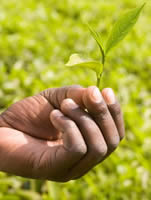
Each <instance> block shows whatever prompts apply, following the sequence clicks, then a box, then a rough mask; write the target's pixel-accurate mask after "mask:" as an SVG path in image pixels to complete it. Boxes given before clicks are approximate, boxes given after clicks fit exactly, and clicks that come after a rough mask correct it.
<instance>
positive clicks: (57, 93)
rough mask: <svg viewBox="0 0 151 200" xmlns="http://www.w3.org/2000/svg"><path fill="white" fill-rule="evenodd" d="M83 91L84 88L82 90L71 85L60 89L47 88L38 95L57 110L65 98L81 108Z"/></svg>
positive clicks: (77, 86)
mask: <svg viewBox="0 0 151 200" xmlns="http://www.w3.org/2000/svg"><path fill="white" fill-rule="evenodd" d="M84 90H85V88H82V87H81V86H79V85H72V86H66V87H61V88H49V89H47V90H44V91H43V92H41V93H40V94H41V95H42V96H44V97H45V98H46V99H47V100H48V101H49V103H50V104H52V105H53V106H54V107H55V108H58V109H59V108H60V105H61V103H62V101H63V100H64V99H66V98H71V99H73V100H74V101H75V102H76V103H77V104H78V105H80V106H81V107H83V101H82V96H83V91H84Z"/></svg>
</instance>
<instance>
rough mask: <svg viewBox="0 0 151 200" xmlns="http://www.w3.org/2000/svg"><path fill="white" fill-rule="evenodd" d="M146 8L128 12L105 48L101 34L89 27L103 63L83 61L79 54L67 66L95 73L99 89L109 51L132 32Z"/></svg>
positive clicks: (109, 37)
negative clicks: (86, 69) (82, 68)
mask: <svg viewBox="0 0 151 200" xmlns="http://www.w3.org/2000/svg"><path fill="white" fill-rule="evenodd" d="M144 6H145V3H144V4H143V5H142V6H140V7H137V8H135V9H132V10H130V11H128V12H126V13H125V14H124V15H122V16H121V17H120V18H119V19H118V20H117V22H116V23H115V24H114V26H113V29H112V31H111V33H110V34H109V36H108V39H107V41H106V45H105V48H104V47H103V46H102V44H101V37H100V34H99V33H98V32H96V31H94V30H93V29H92V28H91V27H90V26H89V25H88V28H89V30H90V32H91V35H92V36H93V38H94V39H95V41H96V42H97V44H98V46H99V49H100V52H101V57H102V59H101V62H98V61H94V60H84V59H82V58H81V57H80V56H79V54H72V55H71V56H70V58H69V61H68V63H67V64H66V66H69V67H85V68H89V69H91V70H93V71H95V73H96V76H97V84H96V85H97V87H99V86H100V80H101V76H102V73H103V69H104V65H105V62H106V56H107V54H108V53H109V51H110V50H111V49H112V48H113V47H114V46H116V45H117V44H118V43H119V42H120V41H121V40H123V39H124V38H125V36H126V35H127V34H128V33H129V32H130V30H131V29H132V28H133V26H134V25H135V23H136V22H137V20H138V17H139V15H140V13H141V11H142V9H143V7H144Z"/></svg>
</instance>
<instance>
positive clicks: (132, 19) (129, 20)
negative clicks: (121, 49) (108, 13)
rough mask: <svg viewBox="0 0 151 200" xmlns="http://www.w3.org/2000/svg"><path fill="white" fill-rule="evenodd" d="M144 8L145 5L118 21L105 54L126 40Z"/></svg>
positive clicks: (107, 43) (108, 41)
mask: <svg viewBox="0 0 151 200" xmlns="http://www.w3.org/2000/svg"><path fill="white" fill-rule="evenodd" d="M144 6H145V4H143V5H142V6H141V7H139V8H135V9H133V10H131V11H129V12H127V13H126V14H124V15H123V16H121V17H120V18H119V19H118V21H117V22H116V23H115V25H114V27H113V29H112V31H111V33H110V35H109V38H108V40H107V42H106V47H105V54H107V53H108V52H109V51H110V50H111V49H112V48H113V47H114V46H115V45H117V44H118V43H119V42H120V41H121V40H123V39H124V38H125V36H126V35H127V34H128V33H129V31H130V30H131V29H132V28H133V26H134V25H135V23H136V22H137V20H138V17H139V15H140V12H141V10H142V9H143V7H144Z"/></svg>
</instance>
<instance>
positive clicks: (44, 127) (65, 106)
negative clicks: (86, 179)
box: [0, 86, 124, 182]
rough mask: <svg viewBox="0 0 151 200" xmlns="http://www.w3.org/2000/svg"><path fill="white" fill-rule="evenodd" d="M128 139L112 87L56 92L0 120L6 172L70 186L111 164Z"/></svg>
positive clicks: (0, 165) (1, 164)
mask: <svg viewBox="0 0 151 200" xmlns="http://www.w3.org/2000/svg"><path fill="white" fill-rule="evenodd" d="M123 137H124V123H123V117H122V112H121V109H120V105H119V103H118V101H117V99H116V97H115V95H114V93H113V91H112V89H110V88H106V89H104V90H103V91H102V92H100V91H99V89H98V88H97V87H95V86H91V87H88V88H82V87H80V86H69V87H62V88H50V89H47V90H45V91H43V92H41V93H40V94H38V95H35V96H32V97H28V98H25V99H23V100H21V101H19V102H17V103H15V104H13V105H12V106H10V107H9V108H8V109H7V110H6V111H5V112H3V113H2V114H1V115H0V170H1V171H4V172H8V173H11V174H15V175H19V176H23V177H29V178H34V179H47V180H52V181H59V182H66V181H69V180H74V179H77V178H80V177H81V176H83V175H84V174H86V173H87V172H88V171H89V170H91V169H92V168H93V167H94V166H96V165H97V164H99V163H101V162H102V161H103V160H104V159H106V158H107V157H108V156H109V155H110V154H111V153H112V152H113V151H114V150H115V149H116V147H117V146H118V144H119V142H120V140H121V139H122V138H123Z"/></svg>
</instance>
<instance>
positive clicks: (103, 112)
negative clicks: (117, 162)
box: [83, 86, 120, 153]
mask: <svg viewBox="0 0 151 200" xmlns="http://www.w3.org/2000/svg"><path fill="white" fill-rule="evenodd" d="M83 101H84V105H85V107H86V108H87V110H88V112H89V113H90V115H91V116H92V117H93V119H94V120H95V122H96V123H97V124H98V126H99V127H100V129H101V131H102V134H103V136H104V139H105V141H106V144H107V146H108V152H109V153H110V152H112V151H113V150H114V149H115V148H116V147H117V146H118V144H119V141H120V137H119V133H118V130H117V127H116V125H115V123H114V120H113V118H112V116H111V114H110V112H109V110H108V107H107V105H106V103H105V101H104V99H103V96H102V95H101V92H100V91H99V89H98V88H97V87H95V86H92V87H89V88H88V89H87V90H86V91H85V92H84V95H83Z"/></svg>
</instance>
